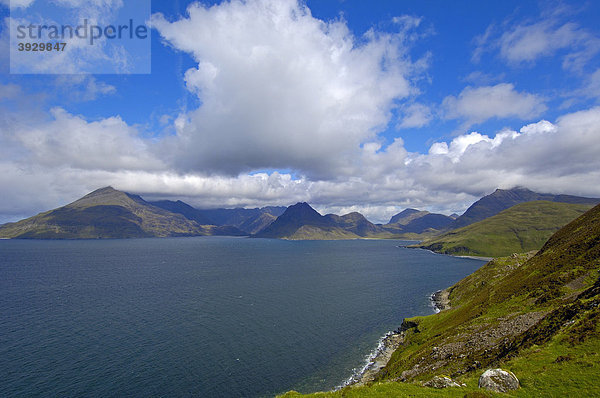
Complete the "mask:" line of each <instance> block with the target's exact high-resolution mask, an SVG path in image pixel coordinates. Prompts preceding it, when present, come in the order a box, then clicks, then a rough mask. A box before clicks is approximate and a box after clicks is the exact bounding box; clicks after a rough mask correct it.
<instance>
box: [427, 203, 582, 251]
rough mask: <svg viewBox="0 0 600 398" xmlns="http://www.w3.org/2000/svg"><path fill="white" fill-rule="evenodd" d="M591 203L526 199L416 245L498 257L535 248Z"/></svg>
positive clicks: (539, 246) (429, 248)
mask: <svg viewBox="0 0 600 398" xmlns="http://www.w3.org/2000/svg"><path fill="white" fill-rule="evenodd" d="M591 207H592V205H588V204H567V203H556V202H547V201H535V202H526V203H521V204H518V205H515V206H513V207H511V208H509V209H507V210H504V211H502V212H500V213H499V214H497V215H495V216H493V217H490V218H488V219H485V220H483V221H479V222H477V223H474V224H471V225H469V226H466V227H463V228H459V229H456V230H453V231H450V232H448V233H445V234H443V235H441V236H438V237H436V238H433V239H431V240H427V241H425V242H423V243H422V244H420V247H422V248H425V249H428V250H433V251H436V252H439V253H445V254H453V255H474V256H488V257H499V256H507V255H510V254H512V253H521V252H527V251H530V250H538V249H539V248H541V247H542V245H543V244H544V242H546V240H547V239H548V238H549V237H550V236H551V235H552V234H553V233H554V232H556V231H557V230H558V229H560V228H561V227H562V226H563V225H566V224H567V223H568V222H570V221H572V220H573V219H575V218H577V217H578V216H580V215H581V214H583V213H584V212H586V211H587V210H589V209H590V208H591Z"/></svg>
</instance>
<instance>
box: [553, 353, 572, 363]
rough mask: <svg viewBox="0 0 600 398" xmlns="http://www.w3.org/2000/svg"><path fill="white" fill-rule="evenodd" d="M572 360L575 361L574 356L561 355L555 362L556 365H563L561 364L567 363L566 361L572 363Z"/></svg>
mask: <svg viewBox="0 0 600 398" xmlns="http://www.w3.org/2000/svg"><path fill="white" fill-rule="evenodd" d="M571 360H573V356H572V355H570V354H569V355H559V356H558V357H556V359H555V360H554V363H561V362H566V361H571Z"/></svg>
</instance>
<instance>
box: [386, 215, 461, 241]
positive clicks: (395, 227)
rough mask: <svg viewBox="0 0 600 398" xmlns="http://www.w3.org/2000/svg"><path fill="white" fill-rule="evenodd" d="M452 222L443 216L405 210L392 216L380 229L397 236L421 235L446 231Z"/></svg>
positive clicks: (451, 219) (449, 218)
mask: <svg viewBox="0 0 600 398" xmlns="http://www.w3.org/2000/svg"><path fill="white" fill-rule="evenodd" d="M453 221H454V219H453V218H451V217H448V216H445V215H443V214H436V213H430V212H428V211H421V210H416V209H406V210H404V211H402V212H400V213H398V214H396V215H394V216H393V217H392V218H391V219H390V222H389V223H388V224H386V225H383V226H382V227H383V228H384V229H385V230H387V231H389V232H392V233H394V234H399V235H407V234H423V233H425V232H427V233H430V234H431V233H436V232H437V233H439V231H441V230H444V229H446V228H447V227H448V226H449V225H450V224H452V222H453Z"/></svg>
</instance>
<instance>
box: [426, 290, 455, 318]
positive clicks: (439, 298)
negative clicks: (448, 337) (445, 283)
mask: <svg viewBox="0 0 600 398" xmlns="http://www.w3.org/2000/svg"><path fill="white" fill-rule="evenodd" d="M449 296H450V291H449V290H448V289H444V290H438V291H437V292H435V293H433V294H432V295H431V296H430V299H431V306H432V307H433V310H434V311H435V312H436V313H438V312H440V311H443V310H447V309H450V298H449Z"/></svg>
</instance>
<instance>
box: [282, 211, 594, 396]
mask: <svg viewBox="0 0 600 398" xmlns="http://www.w3.org/2000/svg"><path fill="white" fill-rule="evenodd" d="M447 290H448V291H449V298H450V302H451V306H452V308H451V309H449V310H445V311H442V312H440V313H438V314H435V315H431V316H425V317H414V318H410V319H405V320H404V323H403V326H404V328H403V329H404V330H405V331H404V341H403V343H402V346H401V348H399V349H398V350H396V351H395V352H394V354H393V355H392V358H391V359H390V361H389V362H388V364H387V366H385V368H383V369H382V370H381V371H380V372H379V374H378V376H377V378H376V380H375V381H374V382H372V383H370V384H367V385H366V386H363V387H346V388H344V389H342V390H340V391H337V392H326V393H316V394H311V395H309V396H313V397H388V396H416V397H429V396H445V397H446V396H449V397H453V396H456V397H463V396H464V397H477V396H479V397H481V396H488V397H491V396H507V395H508V396H519V397H540V396H544V397H564V396H575V395H578V394H581V395H582V396H600V383H598V380H600V205H599V206H596V207H594V208H593V209H592V210H590V211H588V212H587V213H585V214H583V215H582V216H580V217H578V218H577V219H576V220H574V221H572V222H571V223H569V224H568V225H566V226H565V227H564V228H562V229H560V230H559V231H558V232H557V233H555V234H554V235H553V236H552V237H551V238H550V239H549V240H548V241H547V242H546V244H545V245H544V246H543V247H542V249H541V250H540V251H539V252H537V254H535V255H534V253H533V252H532V253H526V254H520V255H513V256H510V257H505V258H498V259H495V260H493V261H490V262H489V263H487V264H486V265H484V266H483V267H482V268H480V269H479V270H478V271H476V272H475V273H473V274H472V275H470V276H468V277H467V278H465V279H463V280H462V281H460V282H459V283H457V284H456V285H454V286H452V287H451V288H449V289H447ZM491 367H501V368H504V369H507V370H510V371H512V372H513V373H515V374H516V375H517V377H518V378H519V379H520V382H521V388H520V389H519V390H516V391H514V392H511V393H507V394H492V393H490V392H487V391H485V392H483V391H481V390H479V388H478V378H479V376H480V375H481V373H483V371H484V370H485V369H488V368H491ZM441 375H447V376H449V377H451V378H453V379H454V380H457V381H459V382H461V383H465V384H466V387H449V388H446V389H443V390H435V389H431V388H425V387H421V384H422V383H423V382H426V381H428V380H430V379H431V378H432V377H434V376H441ZM284 396H285V397H297V396H300V394H298V393H296V392H289V393H287V394H285V395H284Z"/></svg>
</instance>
